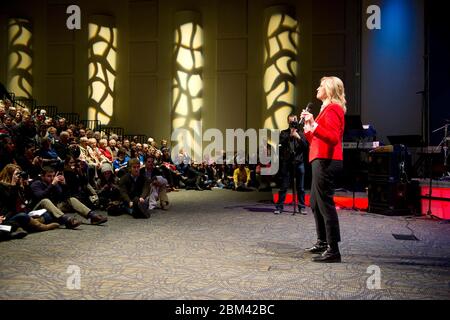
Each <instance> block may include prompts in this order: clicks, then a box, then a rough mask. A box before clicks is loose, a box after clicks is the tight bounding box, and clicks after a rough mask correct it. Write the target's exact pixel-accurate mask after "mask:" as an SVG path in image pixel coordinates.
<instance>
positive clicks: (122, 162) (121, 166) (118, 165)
mask: <svg viewBox="0 0 450 320" xmlns="http://www.w3.org/2000/svg"><path fill="white" fill-rule="evenodd" d="M128 161H130V158H129V157H128V155H127V153H126V150H125V149H123V148H122V149H120V150H119V152H117V159H116V160H114V161H113V168H114V173H115V174H116V175H117V176H118V177H119V178H121V177H122V176H123V175H124V174H126V173H127V168H128Z"/></svg>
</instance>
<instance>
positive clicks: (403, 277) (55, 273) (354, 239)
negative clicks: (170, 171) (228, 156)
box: [0, 190, 450, 300]
mask: <svg viewBox="0 0 450 320" xmlns="http://www.w3.org/2000/svg"><path fill="white" fill-rule="evenodd" d="M169 197H170V200H171V202H172V204H173V206H172V208H171V209H170V211H168V212H162V211H156V212H155V214H154V215H153V216H152V217H151V219H149V220H135V219H133V218H131V217H130V216H120V217H110V221H109V222H108V223H107V225H106V226H91V225H88V224H86V225H82V226H81V227H80V229H79V230H66V229H64V228H61V229H58V230H54V231H49V232H43V233H39V234H31V235H29V236H28V237H26V238H24V239H23V240H14V241H9V242H1V243H0V299H276V300H278V299H418V300H422V299H449V298H450V246H449V244H450V225H449V224H442V223H439V222H437V221H432V220H424V219H415V218H405V217H387V216H380V215H374V214H367V213H364V212H354V211H340V212H339V218H340V223H341V232H342V238H343V241H342V243H341V252H342V255H343V263H341V264H316V263H313V262H311V260H310V258H311V257H310V256H309V255H307V254H304V253H303V250H302V249H303V248H305V247H307V246H309V245H311V244H312V243H313V242H314V241H315V227H314V218H313V216H312V214H311V213H310V211H309V213H308V215H306V216H302V215H296V216H292V215H291V214H289V213H285V214H282V215H274V214H273V213H272V210H273V206H272V205H271V204H270V201H271V197H272V194H271V193H257V192H250V193H237V192H233V191H229V190H213V191H203V192H199V191H181V192H177V193H170V194H169ZM392 234H402V235H411V234H414V235H415V236H416V237H417V238H418V239H419V241H405V240H396V239H395V238H394V237H393V235H392ZM374 265H375V266H378V267H379V268H380V271H381V274H380V275H381V279H380V280H381V281H380V283H381V289H369V288H368V286H367V281H368V279H369V277H370V276H371V275H372V273H368V268H369V267H371V266H374ZM69 266H77V267H79V268H80V272H81V278H80V280H81V281H80V289H79V290H70V289H69V288H67V282H68V277H69V276H70V275H71V274H69V273H67V271H68V268H69ZM69 282H70V281H69ZM369 282H370V281H369Z"/></svg>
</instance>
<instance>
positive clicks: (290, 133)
mask: <svg viewBox="0 0 450 320" xmlns="http://www.w3.org/2000/svg"><path fill="white" fill-rule="evenodd" d="M288 124H289V128H288V129H286V130H283V131H281V132H280V178H281V187H280V191H279V192H278V203H277V204H276V209H275V211H274V213H275V214H280V213H282V212H283V207H284V201H285V199H286V193H287V190H288V188H289V187H290V186H291V179H293V178H294V175H295V179H296V186H295V187H296V191H297V196H298V209H299V211H300V212H301V213H302V214H306V208H305V189H304V179H305V164H304V159H305V157H306V158H307V154H308V142H307V140H306V138H305V136H304V134H303V132H302V130H299V128H298V121H297V116H296V115H290V116H289V117H288ZM292 185H293V184H292Z"/></svg>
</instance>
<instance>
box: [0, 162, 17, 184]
mask: <svg viewBox="0 0 450 320" xmlns="http://www.w3.org/2000/svg"><path fill="white" fill-rule="evenodd" d="M16 170H19V171H22V169H21V168H20V167H19V166H18V165H16V164H12V163H10V164H7V165H6V167H4V168H3V170H2V171H1V172H0V182H2V183H4V184H11V183H12V177H13V175H14V172H15V171H16Z"/></svg>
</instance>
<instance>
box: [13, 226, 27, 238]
mask: <svg viewBox="0 0 450 320" xmlns="http://www.w3.org/2000/svg"><path fill="white" fill-rule="evenodd" d="M27 235H28V232H26V231H25V230H23V229H22V228H17V230H16V231H13V232H11V235H10V237H11V239H22V238H25V237H26V236H27Z"/></svg>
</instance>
